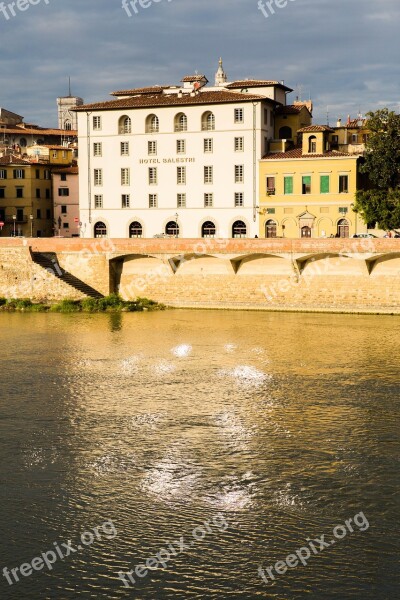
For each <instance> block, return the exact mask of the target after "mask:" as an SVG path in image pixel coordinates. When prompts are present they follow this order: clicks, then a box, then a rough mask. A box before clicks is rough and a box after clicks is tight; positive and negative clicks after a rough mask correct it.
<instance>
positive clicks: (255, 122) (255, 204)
mask: <svg viewBox="0 0 400 600" xmlns="http://www.w3.org/2000/svg"><path fill="white" fill-rule="evenodd" d="M257 105H258V102H253V221H254V223H255V222H256V220H257V129H256V127H257V112H256V108H257Z"/></svg>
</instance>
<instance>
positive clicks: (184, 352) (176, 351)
mask: <svg viewBox="0 0 400 600" xmlns="http://www.w3.org/2000/svg"><path fill="white" fill-rule="evenodd" d="M192 350H193V348H192V346H191V345H190V344H179V346H175V348H172V349H171V352H172V354H173V355H174V356H176V357H177V358H185V356H189V354H190V353H191V352H192Z"/></svg>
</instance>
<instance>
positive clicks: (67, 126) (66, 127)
mask: <svg viewBox="0 0 400 600" xmlns="http://www.w3.org/2000/svg"><path fill="white" fill-rule="evenodd" d="M65 129H66V130H67V131H71V129H72V124H71V121H65Z"/></svg>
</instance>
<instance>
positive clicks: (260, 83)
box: [225, 79, 293, 92]
mask: <svg viewBox="0 0 400 600" xmlns="http://www.w3.org/2000/svg"><path fill="white" fill-rule="evenodd" d="M271 85H275V86H278V87H281V88H284V89H285V90H288V91H290V92H292V91H293V90H292V88H289V87H287V86H286V85H284V84H283V83H282V82H280V81H268V80H264V79H241V80H238V81H232V82H231V83H228V84H227V85H226V86H225V87H226V88H228V89H235V88H248V87H266V86H271Z"/></svg>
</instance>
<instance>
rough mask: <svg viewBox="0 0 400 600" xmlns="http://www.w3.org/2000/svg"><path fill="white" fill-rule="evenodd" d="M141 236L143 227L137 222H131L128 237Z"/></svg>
mask: <svg viewBox="0 0 400 600" xmlns="http://www.w3.org/2000/svg"><path fill="white" fill-rule="evenodd" d="M142 236H143V227H142V225H141V224H140V223H139V221H133V223H131V224H130V225H129V237H130V238H141V237H142Z"/></svg>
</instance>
